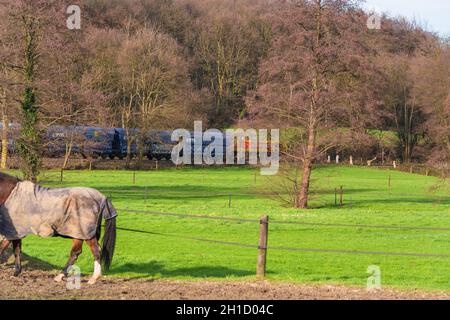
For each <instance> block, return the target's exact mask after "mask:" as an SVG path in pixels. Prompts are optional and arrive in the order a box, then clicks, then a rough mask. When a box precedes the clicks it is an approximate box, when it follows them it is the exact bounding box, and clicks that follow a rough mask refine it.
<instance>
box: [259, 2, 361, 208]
mask: <svg viewBox="0 0 450 320" xmlns="http://www.w3.org/2000/svg"><path fill="white" fill-rule="evenodd" d="M353 5H354V3H353V2H352V1H331V0H314V1H290V2H288V3H286V2H284V1H280V2H278V3H277V10H276V11H275V16H274V17H273V21H274V26H275V30H274V33H275V39H274V43H273V45H272V48H271V50H270V52H269V58H268V59H267V60H266V61H264V63H263V64H262V66H261V71H260V85H259V88H258V90H257V92H256V95H255V97H254V98H253V99H252V101H251V104H252V105H253V107H252V111H253V116H254V117H264V118H266V119H267V118H269V119H270V122H271V123H275V122H278V124H281V125H283V126H286V125H287V124H288V125H290V126H293V127H300V128H302V130H301V132H302V134H301V135H300V136H299V141H298V144H297V145H299V146H300V148H299V150H290V151H288V154H289V155H290V156H293V157H294V158H297V159H300V160H301V162H302V170H301V171H302V178H301V185H300V190H299V193H298V195H297V201H296V206H297V207H299V208H307V207H308V194H309V189H310V178H311V170H312V167H313V163H314V161H315V160H317V159H318V158H319V157H320V156H321V155H322V154H323V153H324V152H325V151H326V150H327V149H328V148H329V147H330V145H329V144H325V143H318V138H319V137H318V136H319V133H321V135H322V136H323V134H324V133H325V132H326V131H327V130H329V129H330V128H332V127H333V124H335V123H336V120H338V119H340V118H341V117H342V115H343V114H345V112H346V108H345V104H344V103H343V101H344V100H345V99H344V100H343V93H345V92H346V90H347V88H348V86H347V84H348V83H349V81H350V80H351V79H354V78H355V74H354V72H355V68H354V66H358V60H357V57H358V54H359V52H360V48H359V47H360V45H359V43H358V41H357V39H355V37H354V34H352V33H351V32H348V30H349V23H351V22H352V21H353V19H352V17H351V15H350V14H349V13H348V12H349V11H348V9H351V8H352V7H353Z"/></svg>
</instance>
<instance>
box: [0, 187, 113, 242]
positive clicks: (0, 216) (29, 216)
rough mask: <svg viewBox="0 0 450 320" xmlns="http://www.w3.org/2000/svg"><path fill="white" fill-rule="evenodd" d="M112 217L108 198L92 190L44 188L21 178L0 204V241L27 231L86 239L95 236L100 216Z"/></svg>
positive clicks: (24, 234)
mask: <svg viewBox="0 0 450 320" xmlns="http://www.w3.org/2000/svg"><path fill="white" fill-rule="evenodd" d="M116 216H117V212H116V210H115V209H114V207H113V206H112V204H111V201H110V200H109V199H108V198H106V197H105V196H104V195H103V194H101V193H100V192H99V191H97V190H95V189H91V188H59V189H58V188H57V189H48V188H43V187H41V186H39V185H37V184H34V183H32V182H29V181H21V182H18V183H17V185H16V187H15V188H14V189H13V191H12V192H11V194H10V195H9V197H8V199H7V200H6V202H5V203H4V204H3V205H2V206H1V207H0V240H2V238H3V239H8V240H18V239H22V238H24V237H25V236H27V235H30V234H35V235H38V236H41V237H51V236H56V235H59V236H65V237H70V238H74V239H81V240H88V239H92V238H94V237H95V236H96V232H97V227H98V226H99V224H100V223H101V220H100V219H101V217H103V218H104V219H105V220H108V219H112V218H114V217H116Z"/></svg>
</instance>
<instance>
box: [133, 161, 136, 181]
mask: <svg viewBox="0 0 450 320" xmlns="http://www.w3.org/2000/svg"><path fill="white" fill-rule="evenodd" d="M133 184H136V165H134V167H133Z"/></svg>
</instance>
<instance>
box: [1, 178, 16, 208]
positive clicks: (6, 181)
mask: <svg viewBox="0 0 450 320" xmlns="http://www.w3.org/2000/svg"><path fill="white" fill-rule="evenodd" d="M18 182H20V179H19V178H16V177H13V176H10V175H9V174H6V173H4V172H0V205H3V204H4V203H5V201H6V200H7V199H8V197H9V195H10V193H11V191H13V189H14V188H15V187H16V185H17V183H18Z"/></svg>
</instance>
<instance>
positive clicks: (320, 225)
mask: <svg viewBox="0 0 450 320" xmlns="http://www.w3.org/2000/svg"><path fill="white" fill-rule="evenodd" d="M123 211H124V212H130V213H140V214H149V215H159V216H172V217H179V218H195V219H210V220H223V221H235V222H259V221H260V220H259V219H244V218H233V217H217V216H208V215H193V214H182V213H167V212H158V211H147V210H132V209H125V210H123ZM270 224H280V225H282V224H285V225H304V226H318V227H337V228H365V229H394V230H395V229H397V230H413V231H449V232H450V228H438V227H410V226H387V225H364V224H342V223H320V222H304V221H282V220H270Z"/></svg>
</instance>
